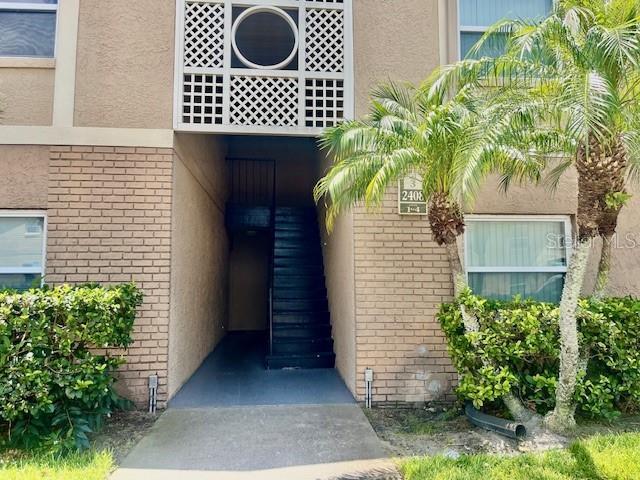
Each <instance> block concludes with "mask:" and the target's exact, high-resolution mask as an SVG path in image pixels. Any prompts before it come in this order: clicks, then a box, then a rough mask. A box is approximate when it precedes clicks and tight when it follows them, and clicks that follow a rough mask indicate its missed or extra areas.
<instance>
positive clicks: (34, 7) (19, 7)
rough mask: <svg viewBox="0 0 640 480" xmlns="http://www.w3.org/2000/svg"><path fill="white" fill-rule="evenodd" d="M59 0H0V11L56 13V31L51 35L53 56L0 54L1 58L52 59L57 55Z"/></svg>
mask: <svg viewBox="0 0 640 480" xmlns="http://www.w3.org/2000/svg"><path fill="white" fill-rule="evenodd" d="M59 10H60V0H58V1H57V2H56V3H35V2H33V3H21V2H4V1H2V0H0V12H4V11H14V12H55V14H56V32H55V35H54V37H53V56H52V57H31V56H24V55H23V56H18V55H16V56H13V55H0V58H2V59H24V58H28V59H38V60H39V59H45V60H52V59H55V58H57V56H58V32H59V31H60V28H59V26H60V25H59V23H60V15H59Z"/></svg>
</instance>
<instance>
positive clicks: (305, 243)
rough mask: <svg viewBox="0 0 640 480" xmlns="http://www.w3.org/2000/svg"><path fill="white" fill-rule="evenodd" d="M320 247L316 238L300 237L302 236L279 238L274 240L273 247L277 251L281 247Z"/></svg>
mask: <svg viewBox="0 0 640 480" xmlns="http://www.w3.org/2000/svg"><path fill="white" fill-rule="evenodd" d="M313 247H315V249H319V248H320V241H319V240H318V239H317V238H316V239H315V240H309V239H302V238H280V239H276V240H275V241H274V248H275V251H276V252H277V251H278V250H279V249H281V248H293V249H296V248H297V249H309V248H313Z"/></svg>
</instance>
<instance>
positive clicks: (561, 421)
mask: <svg viewBox="0 0 640 480" xmlns="http://www.w3.org/2000/svg"><path fill="white" fill-rule="evenodd" d="M590 249H591V242H590V241H589V239H581V240H580V241H579V242H578V244H577V246H576V248H575V250H574V252H573V255H572V257H571V261H570V262H569V268H568V270H567V278H566V280H565V283H564V290H563V291H562V300H561V301H560V377H559V380H558V386H557V388H556V406H555V409H554V410H553V412H551V413H550V414H549V415H548V416H547V418H546V419H545V423H546V425H547V426H548V427H549V428H551V429H552V430H554V431H559V432H562V431H566V430H568V429H571V428H572V427H574V426H575V419H574V413H575V402H574V398H573V397H574V394H575V390H576V383H577V377H578V369H579V365H580V349H579V345H578V324H577V310H578V300H579V299H580V292H581V291H582V283H583V280H584V276H585V273H586V270H587V262H588V260H589V251H590Z"/></svg>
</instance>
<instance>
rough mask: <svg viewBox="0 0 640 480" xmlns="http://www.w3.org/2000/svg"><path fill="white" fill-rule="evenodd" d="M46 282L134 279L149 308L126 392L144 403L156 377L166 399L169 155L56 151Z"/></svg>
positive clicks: (131, 357) (125, 374)
mask: <svg viewBox="0 0 640 480" xmlns="http://www.w3.org/2000/svg"><path fill="white" fill-rule="evenodd" d="M50 157H51V158H50V163H49V188H48V222H49V228H48V241H47V278H46V280H47V282H48V283H53V284H56V283H62V282H68V283H78V282H87V281H90V282H101V283H118V282H128V281H132V280H133V281H135V282H136V283H137V284H138V285H139V286H140V287H141V288H142V289H143V291H144V294H145V298H144V305H143V306H142V307H141V311H140V314H139V318H138V319H137V321H136V324H135V327H134V337H135V342H134V344H133V345H132V346H131V348H130V349H129V350H128V351H127V352H126V353H127V364H126V366H125V367H123V370H122V372H121V379H122V382H121V384H120V386H121V388H124V393H125V395H127V396H128V397H129V398H131V399H133V400H135V401H136V402H137V403H139V404H141V405H142V404H144V402H146V400H147V396H148V390H147V377H148V376H149V375H151V374H155V373H158V375H159V377H160V386H159V392H158V393H159V400H160V401H161V402H164V401H165V400H166V394H167V349H168V335H169V333H168V332H169V294H170V285H169V281H170V255H171V195H172V161H173V150H172V149H155V148H112V147H109V148H103V147H67V146H60V147H52V148H51V150H50Z"/></svg>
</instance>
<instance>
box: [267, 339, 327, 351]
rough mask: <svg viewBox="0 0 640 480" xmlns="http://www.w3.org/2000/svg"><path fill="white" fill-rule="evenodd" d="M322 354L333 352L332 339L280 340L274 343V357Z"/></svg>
mask: <svg viewBox="0 0 640 480" xmlns="http://www.w3.org/2000/svg"><path fill="white" fill-rule="evenodd" d="M322 352H333V339H332V338H311V339H308V340H300V339H296V340H278V341H277V342H274V343H273V355H291V354H294V355H300V354H309V353H322Z"/></svg>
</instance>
